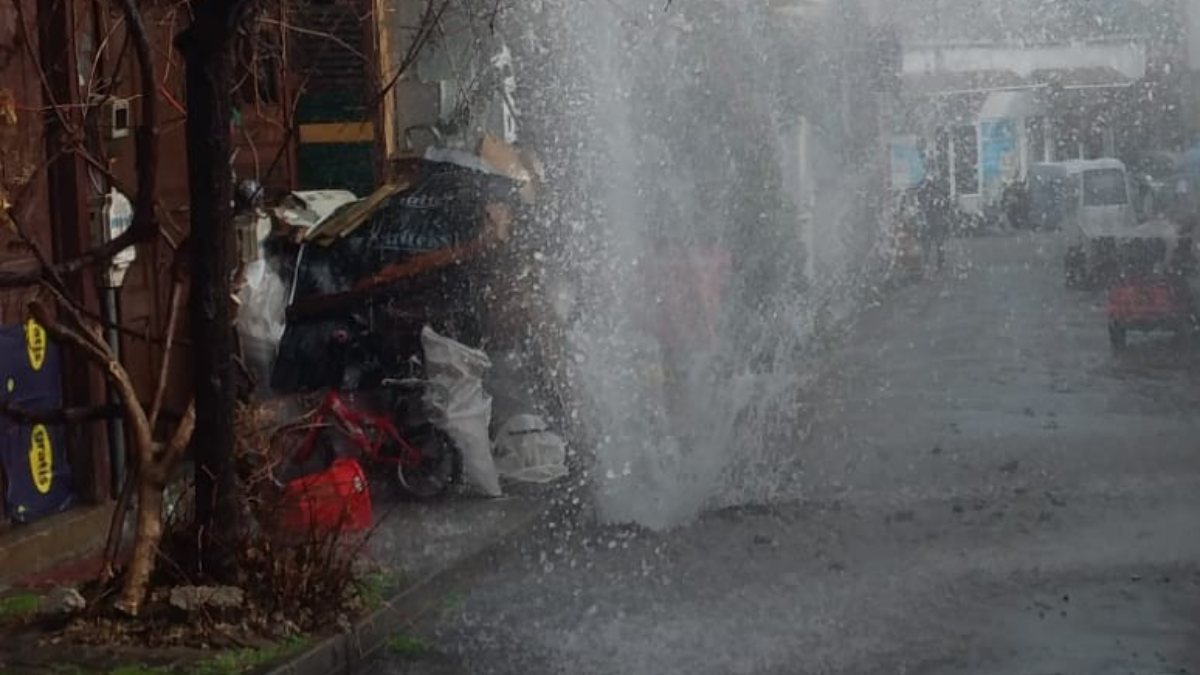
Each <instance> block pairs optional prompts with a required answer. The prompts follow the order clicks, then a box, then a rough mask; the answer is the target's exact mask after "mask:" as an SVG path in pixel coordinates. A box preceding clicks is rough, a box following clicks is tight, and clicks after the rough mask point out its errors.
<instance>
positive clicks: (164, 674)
mask: <svg viewBox="0 0 1200 675" xmlns="http://www.w3.org/2000/svg"><path fill="white" fill-rule="evenodd" d="M108 675H171V669H170V668H164V667H162V666H147V665H144V664H140V663H134V664H130V665H125V666H117V667H116V668H113V669H112V670H110V671H108Z"/></svg>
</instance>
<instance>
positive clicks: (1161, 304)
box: [1108, 276, 1194, 349]
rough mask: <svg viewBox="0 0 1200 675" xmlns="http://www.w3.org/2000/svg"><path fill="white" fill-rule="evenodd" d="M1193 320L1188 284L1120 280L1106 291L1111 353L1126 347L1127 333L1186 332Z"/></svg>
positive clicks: (1150, 279)
mask: <svg viewBox="0 0 1200 675" xmlns="http://www.w3.org/2000/svg"><path fill="white" fill-rule="evenodd" d="M1193 316H1194V312H1193V304H1192V298H1191V292H1190V291H1189V289H1188V286H1187V284H1185V283H1183V282H1182V281H1181V280H1177V279H1175V278H1173V277H1170V276H1147V277H1135V278H1128V279H1122V280H1120V281H1117V282H1116V283H1114V284H1113V285H1112V286H1111V287H1110V288H1109V290H1108V338H1109V341H1110V342H1111V343H1112V346H1113V349H1122V348H1124V347H1125V336H1126V333H1127V332H1128V331H1130V330H1145V331H1150V330H1173V331H1177V332H1183V331H1186V330H1188V329H1189V327H1190V326H1191V325H1192V322H1193Z"/></svg>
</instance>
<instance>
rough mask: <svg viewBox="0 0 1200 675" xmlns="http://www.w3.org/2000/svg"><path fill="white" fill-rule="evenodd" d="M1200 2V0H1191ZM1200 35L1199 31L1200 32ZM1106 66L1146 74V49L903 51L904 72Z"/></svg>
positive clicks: (1126, 45)
mask: <svg viewBox="0 0 1200 675" xmlns="http://www.w3.org/2000/svg"><path fill="white" fill-rule="evenodd" d="M1189 2H1192V3H1200V0H1189ZM1198 35H1200V33H1198ZM1095 67H1107V68H1112V69H1113V70H1116V71H1118V72H1120V73H1121V74H1122V75H1124V76H1125V77H1128V78H1129V79H1138V78H1140V77H1142V76H1143V75H1145V73H1146V48H1145V47H1144V46H1142V45H1139V44H1137V43H1135V42H1132V41H1130V42H1120V43H1079V44H1062V45H1043V46H1027V47H1021V46H1007V45H955V46H912V47H907V48H905V50H904V67H903V72H904V74H905V75H923V74H930V73H967V72H975V71H989V70H996V71H1012V72H1015V73H1017V74H1018V75H1020V76H1022V77H1028V76H1029V75H1030V74H1031V73H1033V71H1035V70H1043V69H1074V68H1095Z"/></svg>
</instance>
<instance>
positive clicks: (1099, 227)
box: [1029, 158, 1158, 286]
mask: <svg viewBox="0 0 1200 675" xmlns="http://www.w3.org/2000/svg"><path fill="white" fill-rule="evenodd" d="M1029 173H1030V193H1031V194H1030V197H1031V209H1030V211H1031V219H1033V221H1034V222H1035V223H1036V224H1038V225H1039V226H1041V227H1043V228H1049V229H1059V230H1061V231H1062V232H1063V234H1064V235H1065V236H1066V238H1067V252H1066V255H1065V257H1064V265H1063V267H1064V272H1065V275H1066V280H1067V284H1068V285H1070V286H1079V285H1083V284H1085V283H1086V282H1088V281H1089V280H1094V279H1096V278H1097V277H1098V276H1103V274H1104V270H1106V269H1108V268H1111V267H1112V266H1113V265H1114V264H1116V261H1115V260H1114V259H1113V256H1114V255H1115V254H1114V250H1115V247H1116V244H1117V242H1118V241H1120V240H1123V239H1127V238H1129V237H1131V236H1135V234H1136V236H1144V235H1145V234H1146V233H1138V232H1137V230H1138V217H1137V210H1136V208H1135V206H1134V201H1133V194H1134V190H1133V186H1132V183H1131V181H1130V178H1129V174H1128V172H1127V171H1126V170H1125V164H1124V163H1122V162H1121V161H1120V160H1118V159H1111V158H1110V159H1093V160H1073V161H1069V162H1049V163H1042V164H1036V165H1034V166H1033V167H1031V168H1030V172H1029ZM1150 236H1158V233H1150Z"/></svg>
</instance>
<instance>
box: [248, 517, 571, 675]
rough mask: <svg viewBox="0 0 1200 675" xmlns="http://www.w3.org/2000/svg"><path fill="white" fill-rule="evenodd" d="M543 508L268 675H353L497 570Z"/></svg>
mask: <svg viewBox="0 0 1200 675" xmlns="http://www.w3.org/2000/svg"><path fill="white" fill-rule="evenodd" d="M549 508H550V505H549V504H548V503H547V504H543V505H541V507H540V508H536V509H532V510H531V511H530V512H529V513H528V514H525V515H524V516H523V517H522V518H520V519H518V521H517V522H514V523H512V524H511V525H509V526H508V527H505V528H501V529H499V530H497V531H496V532H494V533H493V536H491V537H489V538H488V540H487V541H485V542H484V543H482V544H481V545H480V546H479V547H478V548H477V549H476V550H474V551H472V552H470V553H467V554H466V555H464V556H462V557H461V558H459V559H457V560H455V561H453V562H452V563H450V564H449V565H448V566H446V567H445V568H443V569H440V570H435V571H433V572H431V573H429V574H428V575H426V576H425V577H424V578H422V579H421V580H419V581H417V582H416V583H414V584H412V585H411V586H408V587H407V588H405V589H404V590H402V591H400V592H399V593H398V594H397V595H396V596H394V597H393V598H391V599H390V600H388V601H386V602H385V603H384V604H383V606H382V607H380V608H379V609H377V610H375V611H374V612H372V613H371V614H369V615H368V616H366V617H364V618H362V619H360V620H359V621H357V622H356V623H355V624H354V626H353V628H352V629H351V630H350V631H348V632H345V633H339V634H337V635H333V636H330V637H328V638H325V639H324V640H322V641H321V642H319V643H318V644H317V645H315V646H314V647H311V648H309V649H308V650H306V651H305V652H304V653H302V654H300V655H298V656H296V657H295V658H293V659H291V660H290V661H289V662H287V663H284V664H281V665H278V666H276V667H274V668H272V669H271V670H268V671H267V675H348V674H349V673H352V672H354V668H355V667H357V666H359V665H361V664H362V663H363V662H364V661H366V660H367V659H368V658H369V657H370V656H371V655H372V654H374V653H375V652H376V651H377V650H379V649H380V648H381V647H382V646H383V643H384V642H385V641H386V640H387V638H388V637H390V636H391V635H393V634H394V633H395V632H396V631H397V630H399V629H401V628H403V627H404V626H406V625H409V624H411V623H413V622H414V621H416V620H417V619H419V618H420V617H422V616H424V615H425V614H428V613H429V612H431V611H434V610H436V609H437V608H438V607H439V606H440V604H441V601H442V599H443V598H444V597H445V596H446V595H447V594H448V593H449V592H450V591H452V590H454V589H455V588H456V587H458V586H459V585H461V584H464V583H467V582H468V581H470V580H471V579H474V578H475V577H478V576H479V575H481V574H482V573H483V572H485V571H487V570H488V569H490V568H492V567H493V564H494V562H495V561H496V559H497V557H498V554H499V552H500V549H501V548H503V547H504V545H505V544H507V543H509V541H511V539H512V538H513V537H514V536H515V535H519V534H521V533H523V532H525V531H527V530H529V529H530V528H532V526H533V525H534V523H536V522H537V521H538V520H539V519H540V518H542V516H544V515H545V514H546V513H547V512H548V511H549Z"/></svg>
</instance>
